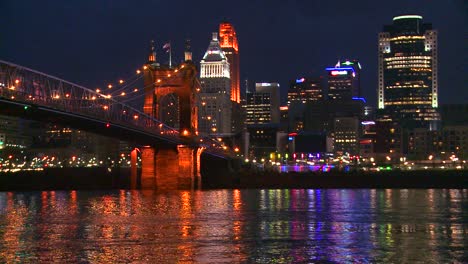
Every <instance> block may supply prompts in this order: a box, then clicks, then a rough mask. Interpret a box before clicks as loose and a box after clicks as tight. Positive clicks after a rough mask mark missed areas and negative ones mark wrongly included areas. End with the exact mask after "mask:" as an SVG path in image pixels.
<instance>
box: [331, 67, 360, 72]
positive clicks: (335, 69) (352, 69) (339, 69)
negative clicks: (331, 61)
mask: <svg viewBox="0 0 468 264" xmlns="http://www.w3.org/2000/svg"><path fill="white" fill-rule="evenodd" d="M325 70H327V71H342V70H350V71H353V72H354V68H353V67H331V68H325Z"/></svg>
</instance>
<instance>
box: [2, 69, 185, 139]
mask: <svg viewBox="0 0 468 264" xmlns="http://www.w3.org/2000/svg"><path fill="white" fill-rule="evenodd" d="M0 97H3V98H5V99H8V100H12V101H16V102H21V103H25V104H30V105H34V106H43V107H47V108H50V109H54V110H59V111H62V112H66V113H70V114H75V115H81V116H84V117H86V118H94V119H96V120H98V121H102V123H103V126H105V127H109V126H112V125H120V126H123V127H129V128H134V129H139V130H143V131H145V132H148V133H151V134H154V135H157V136H158V137H162V138H167V139H170V140H171V141H174V140H176V141H177V140H180V137H179V132H178V131H177V130H175V129H174V128H171V127H169V126H167V125H165V124H163V123H162V122H160V121H159V120H157V119H155V118H153V117H151V116H149V115H147V114H145V113H143V112H141V111H139V110H137V109H135V108H133V107H131V106H128V105H125V104H123V103H121V102H118V101H116V100H114V99H113V98H112V97H111V96H110V95H106V94H103V93H100V92H98V91H94V90H91V89H88V88H86V87H83V86H80V85H77V84H74V83H71V82H68V81H65V80H62V79H60V78H57V77H54V76H50V75H47V74H45V73H41V72H38V71H35V70H32V69H28V68H26V67H22V66H19V65H16V64H13V63H9V62H5V61H1V60H0Z"/></svg>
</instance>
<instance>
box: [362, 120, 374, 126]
mask: <svg viewBox="0 0 468 264" xmlns="http://www.w3.org/2000/svg"><path fill="white" fill-rule="evenodd" d="M361 124H362V125H364V126H367V125H375V122H374V121H362V122H361Z"/></svg>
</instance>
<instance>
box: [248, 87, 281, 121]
mask: <svg viewBox="0 0 468 264" xmlns="http://www.w3.org/2000/svg"><path fill="white" fill-rule="evenodd" d="M243 107H244V109H245V113H246V120H245V123H246V124H270V123H275V124H279V123H280V89H279V83H256V84H255V92H249V93H247V104H246V105H244V106H243Z"/></svg>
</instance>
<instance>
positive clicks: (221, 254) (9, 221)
mask: <svg viewBox="0 0 468 264" xmlns="http://www.w3.org/2000/svg"><path fill="white" fill-rule="evenodd" d="M467 249H468V190H466V189H464V190H458V189H452V190H448V189H433V190H432V189H430V190H425V189H417V190H416V189H415V190H413V189H409V190H407V189H386V190H385V189H357V190H352V189H344V190H340V189H323V190H319V189H316V190H302V189H299V190H210V191H177V192H167V193H157V192H151V191H127V190H116V191H99V192H97V191H93V192H92V191H48V192H3V193H0V263H38V262H41V263H51V262H55V263H317V262H319V263H467V261H468V252H467V251H468V250H467Z"/></svg>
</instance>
